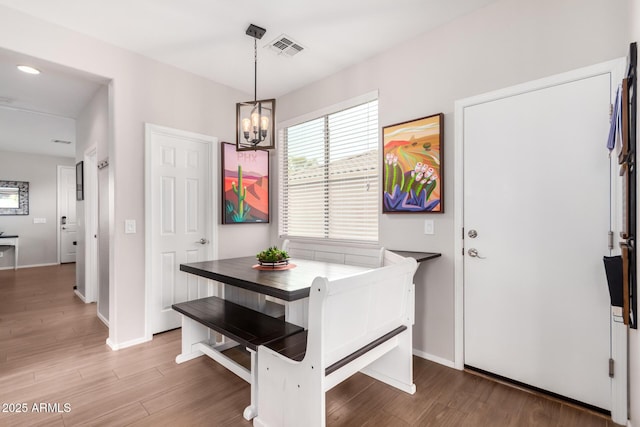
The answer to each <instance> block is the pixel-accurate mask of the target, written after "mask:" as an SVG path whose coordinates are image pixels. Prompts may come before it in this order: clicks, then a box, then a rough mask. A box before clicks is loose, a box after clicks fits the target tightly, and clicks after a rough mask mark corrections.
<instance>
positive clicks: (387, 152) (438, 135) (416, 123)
mask: <svg viewBox="0 0 640 427" xmlns="http://www.w3.org/2000/svg"><path fill="white" fill-rule="evenodd" d="M443 121H444V115H443V114H442V113H440V114H434V115H432V116H428V117H423V118H420V119H415V120H410V121H407V122H403V123H398V124H395V125H390V126H385V127H383V128H382V139H383V158H382V161H383V176H382V185H383V190H382V212H383V213H442V212H444V206H443V204H442V200H443V199H442V197H443V188H444V187H443V174H442V165H443V160H442V146H443V142H444V139H443V131H444V128H443Z"/></svg>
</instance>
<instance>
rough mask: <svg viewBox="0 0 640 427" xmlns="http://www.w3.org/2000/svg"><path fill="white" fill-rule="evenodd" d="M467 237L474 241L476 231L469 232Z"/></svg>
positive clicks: (476, 234)
mask: <svg viewBox="0 0 640 427" xmlns="http://www.w3.org/2000/svg"><path fill="white" fill-rule="evenodd" d="M468 234H469V237H471V238H472V239H475V238H476V237H478V232H477V231H476V230H469V233H468Z"/></svg>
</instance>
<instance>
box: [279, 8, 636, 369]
mask: <svg viewBox="0 0 640 427" xmlns="http://www.w3.org/2000/svg"><path fill="white" fill-rule="evenodd" d="M628 7H629V6H628V1H617V2H616V6H615V7H612V4H611V2H610V1H609V0H589V1H583V0H540V1H530V0H501V1H498V2H496V3H492V4H490V5H489V6H487V7H485V8H483V9H481V10H479V11H476V12H474V13H471V14H469V15H466V16H464V17H462V18H460V19H457V20H455V21H452V22H451V23H449V24H446V25H444V26H442V27H440V28H437V29H435V30H434V31H431V32H429V33H426V34H423V35H422V36H419V37H418V38H416V39H414V40H411V41H408V42H406V43H404V44H402V45H400V46H398V47H396V48H394V49H392V50H390V51H388V52H386V53H384V54H382V55H378V56H376V57H373V58H371V59H370V60H368V61H365V62H363V63H360V64H358V65H356V66H354V67H351V68H348V69H346V70H344V71H342V72H340V73H337V74H335V75H333V76H331V77H329V78H327V79H324V80H322V81H319V82H317V83H315V84H312V85H309V86H307V87H305V88H302V89H300V90H298V91H296V92H293V93H291V94H288V95H286V96H283V97H281V98H280V99H279V100H278V120H279V121H285V120H288V119H291V118H294V117H297V116H300V115H303V114H305V113H308V112H312V111H315V110H318V109H321V108H323V107H326V106H329V105H333V104H336V103H338V102H340V101H343V100H345V99H349V98H351V97H355V96H357V95H360V94H363V93H366V92H369V91H371V90H376V89H378V90H379V101H380V102H379V117H380V126H381V127H382V126H386V125H390V124H393V123H398V122H403V121H406V120H410V119H413V118H418V117H423V116H427V115H431V114H435V113H439V112H443V113H444V114H445V144H444V179H445V184H444V185H445V191H444V193H445V197H444V209H445V213H444V214H442V215H436V214H431V215H381V216H380V242H381V244H382V245H384V246H385V247H386V248H389V249H404V250H414V251H432V252H441V253H442V254H443V256H442V257H441V258H438V259H435V260H433V261H428V262H426V263H424V265H422V266H421V267H420V268H419V269H418V272H417V274H416V279H415V280H416V285H417V292H416V328H415V329H414V331H415V332H414V347H415V348H416V349H417V350H418V351H419V352H421V353H423V355H425V356H427V357H431V358H434V359H436V360H440V361H452V360H453V358H454V291H453V289H454V268H453V261H454V254H453V248H454V239H455V238H457V236H459V235H460V231H459V230H454V228H453V217H454V216H453V213H454V209H455V206H454V205H453V199H454V197H453V196H454V195H453V189H454V183H453V177H454V170H453V166H454V164H453V146H454V134H453V129H454V126H453V124H454V117H453V111H454V102H455V101H456V100H457V99H462V98H466V97H470V96H473V95H477V94H481V93H485V92H489V91H492V90H496V89H500V88H503V87H507V86H511V85H514V84H517V83H522V82H526V81H530V80H533V79H537V78H541V77H544V76H549V75H553V74H557V73H561V72H564V71H569V70H572V69H576V68H579V67H582V66H587V65H591V64H594V63H599V62H604V61H607V60H610V59H613V58H619V57H622V56H624V55H625V54H626V49H627V41H628V39H627V38H628V32H627V31H628V18H627V14H628ZM274 206H277V204H276V203H275V202H274ZM274 216H276V217H277V215H274ZM426 218H428V219H433V220H435V235H432V236H429V235H423V234H422V230H423V229H424V220H425V219H426ZM274 233H277V231H276V230H274ZM275 236H276V234H274V237H275Z"/></svg>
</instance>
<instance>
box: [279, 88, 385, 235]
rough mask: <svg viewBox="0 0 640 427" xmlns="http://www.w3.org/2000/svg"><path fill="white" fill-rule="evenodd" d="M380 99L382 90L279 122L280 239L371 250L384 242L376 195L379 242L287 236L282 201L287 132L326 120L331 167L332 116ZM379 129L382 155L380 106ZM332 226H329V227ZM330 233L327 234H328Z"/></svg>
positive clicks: (325, 138) (326, 178) (326, 187)
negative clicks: (330, 135) (350, 245)
mask: <svg viewBox="0 0 640 427" xmlns="http://www.w3.org/2000/svg"><path fill="white" fill-rule="evenodd" d="M376 100H378V91H377V90H375V91H371V92H368V93H365V94H363V95H360V96H357V97H354V98H350V99H348V100H345V101H342V102H339V103H337V104H333V105H331V106H328V107H325V108H322V109H319V110H315V111H312V112H310V113H307V114H304V115H301V116H298V117H295V118H292V119H289V120H286V121H283V122H280V123H278V141H277V152H278V178H277V182H278V185H279V189H278V192H277V194H278V199H279V200H278V204H277V206H278V236H279V237H280V238H286V239H289V240H296V241H309V242H331V243H337V244H341V243H348V244H352V245H356V246H363V247H368V246H379V242H380V211H381V206H380V203H378V199H379V195H378V194H376V203H375V217H376V226H377V233H376V239H375V240H361V239H348V238H344V239H341V238H330V237H310V236H296V235H291V234H286V233H284V232H283V213H284V202H283V200H282V183H283V179H284V176H285V172H284V167H285V164H286V161H285V154H284V146H283V145H284V143H285V141H284V132H286V130H287V128H290V127H293V126H296V125H299V124H303V123H306V122H310V121H313V120H317V119H323V122H324V133H325V135H324V138H323V143H324V144H325V145H324V147H323V153H324V156H325V162H326V164H329V159H328V156H329V153H330V150H329V149H328V148H329V146H330V144H331V143H330V141H329V139H328V138H327V132H328V121H329V116H330V115H332V114H336V113H339V112H341V111H344V110H348V109H350V108H354V107H358V106H360V105H363V104H367V103H369V102H372V101H376ZM376 127H377V131H376V134H377V135H376V136H377V147H376V149H377V151H378V154H379V153H380V141H381V139H380V113H379V105H378V125H377V126H376ZM376 157H377V159H376V162H377V167H378V173H377V176H375V180H376V182H377V186H378V189H379V187H380V185H381V178H380V160H379V158H380V156H379V155H378V156H376ZM328 173H329V168H325V177H324V180H323V183H324V185H323V187H324V192H325V194H326V192H327V191H328V187H329V185H330V181H329V177H328V175H327V174H328ZM325 209H326V210H327V212H326V213H325V215H324V218H325V220H326V219H327V218H328V217H329V212H330V211H329V205H328V204H327V205H326V206H325ZM326 227H328V225H327V226H326ZM326 234H327V233H325V235H326Z"/></svg>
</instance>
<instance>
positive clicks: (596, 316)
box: [463, 73, 612, 409]
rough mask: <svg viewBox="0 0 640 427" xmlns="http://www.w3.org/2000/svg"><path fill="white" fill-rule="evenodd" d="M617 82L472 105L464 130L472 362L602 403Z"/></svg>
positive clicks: (607, 394)
mask: <svg viewBox="0 0 640 427" xmlns="http://www.w3.org/2000/svg"><path fill="white" fill-rule="evenodd" d="M611 79H612V77H611V74H610V73H602V74H599V75H595V76H591V77H588V78H581V79H578V80H575V81H571V82H567V83H563V84H558V85H553V86H550V87H543V88H537V89H536V90H531V91H527V92H525V93H520V94H514V95H509V96H504V97H501V98H497V99H493V100H491V101H490V102H483V103H480V104H477V105H472V106H469V107H466V108H465V109H464V129H463V131H464V146H463V150H464V172H463V174H464V177H463V181H464V183H463V185H464V196H463V198H464V200H463V206H464V213H463V217H464V218H463V223H464V361H465V364H466V365H468V366H471V367H475V368H479V369H481V370H484V371H487V372H490V373H494V374H497V375H500V376H503V377H507V378H510V379H513V380H516V381H519V382H522V383H525V384H528V385H532V386H534V387H537V388H540V389H543V390H547V391H550V392H553V393H557V394H559V395H562V396H566V397H569V398H571V399H575V400H578V401H580V402H584V403H587V404H589V405H593V406H596V407H599V408H603V409H610V408H611V382H610V378H609V376H608V369H607V366H608V360H609V357H610V329H609V328H610V325H609V321H610V312H609V295H608V291H607V283H606V279H605V275H604V269H603V264H602V257H603V255H609V254H610V252H609V249H608V243H607V232H608V230H609V229H610V228H609V226H610V224H609V220H610V206H609V173H610V171H609V158H608V151H607V150H606V139H607V134H608V128H609V105H610V102H611V88H610V86H611ZM474 255H475V256H474Z"/></svg>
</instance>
